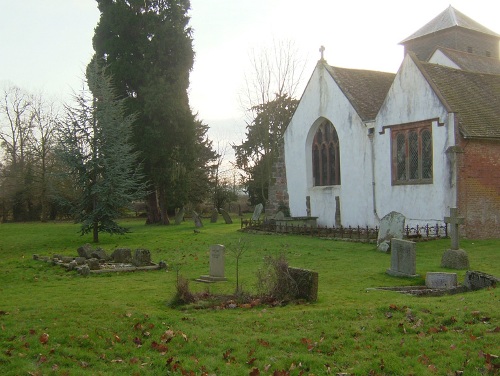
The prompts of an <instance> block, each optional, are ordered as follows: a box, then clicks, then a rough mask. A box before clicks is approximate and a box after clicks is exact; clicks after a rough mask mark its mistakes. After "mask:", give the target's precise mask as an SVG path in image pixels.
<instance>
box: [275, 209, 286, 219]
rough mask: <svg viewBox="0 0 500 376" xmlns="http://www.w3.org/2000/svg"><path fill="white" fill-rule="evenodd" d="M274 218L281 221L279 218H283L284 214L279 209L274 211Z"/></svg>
mask: <svg viewBox="0 0 500 376" xmlns="http://www.w3.org/2000/svg"><path fill="white" fill-rule="evenodd" d="M274 219H275V220H277V221H281V220H283V219H285V214H284V213H283V212H282V211H281V210H280V211H279V212H277V213H276V215H275V216H274Z"/></svg>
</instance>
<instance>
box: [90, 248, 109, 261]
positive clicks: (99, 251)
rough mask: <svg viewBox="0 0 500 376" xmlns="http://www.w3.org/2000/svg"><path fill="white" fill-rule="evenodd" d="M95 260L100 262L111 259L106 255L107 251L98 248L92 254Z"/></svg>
mask: <svg viewBox="0 0 500 376" xmlns="http://www.w3.org/2000/svg"><path fill="white" fill-rule="evenodd" d="M90 255H91V256H92V257H93V258H96V259H99V260H109V259H110V257H109V256H108V254H107V253H106V251H105V250H104V249H102V248H97V249H95V250H94V251H92V253H91V254H90Z"/></svg>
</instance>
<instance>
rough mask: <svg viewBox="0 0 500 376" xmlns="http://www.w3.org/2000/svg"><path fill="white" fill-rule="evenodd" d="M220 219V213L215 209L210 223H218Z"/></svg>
mask: <svg viewBox="0 0 500 376" xmlns="http://www.w3.org/2000/svg"><path fill="white" fill-rule="evenodd" d="M218 219H219V212H218V211H217V209H216V208H213V209H212V216H211V217H210V223H217V220H218Z"/></svg>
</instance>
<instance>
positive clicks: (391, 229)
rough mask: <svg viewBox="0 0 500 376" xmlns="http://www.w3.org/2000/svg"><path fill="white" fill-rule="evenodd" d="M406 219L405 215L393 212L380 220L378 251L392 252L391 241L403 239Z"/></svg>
mask: <svg viewBox="0 0 500 376" xmlns="http://www.w3.org/2000/svg"><path fill="white" fill-rule="evenodd" d="M405 219H406V218H405V216H404V215H403V214H401V213H398V212H395V211H392V212H390V213H389V214H387V215H386V216H384V217H383V218H382V219H381V220H380V228H379V230H378V237H377V249H378V250H379V251H380V252H386V253H389V252H390V251H391V239H393V238H396V239H403V234H404V229H405Z"/></svg>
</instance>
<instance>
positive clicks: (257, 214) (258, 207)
mask: <svg viewBox="0 0 500 376" xmlns="http://www.w3.org/2000/svg"><path fill="white" fill-rule="evenodd" d="M263 209H264V205H262V204H257V205H256V206H255V209H254V211H253V215H252V221H258V220H259V218H260V215H261V214H262V210H263Z"/></svg>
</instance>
